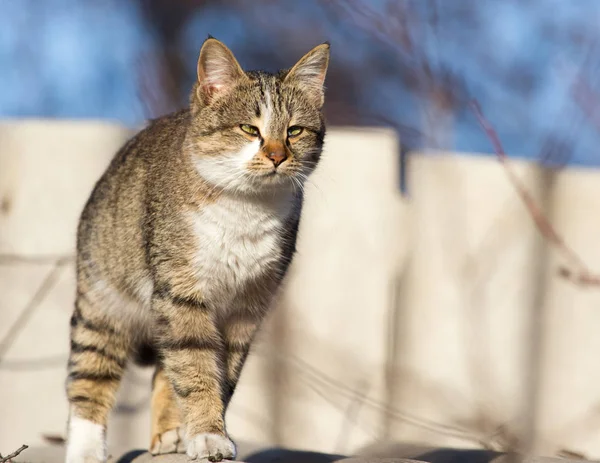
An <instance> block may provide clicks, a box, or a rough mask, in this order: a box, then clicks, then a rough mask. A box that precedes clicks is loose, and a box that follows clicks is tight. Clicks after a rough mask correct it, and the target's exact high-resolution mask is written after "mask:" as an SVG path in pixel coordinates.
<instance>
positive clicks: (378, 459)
mask: <svg viewBox="0 0 600 463" xmlns="http://www.w3.org/2000/svg"><path fill="white" fill-rule="evenodd" d="M238 451H239V458H238V460H237V463H242V462H244V463H333V462H336V463H513V462H514V463H581V462H582V461H589V460H576V459H567V458H552V457H529V458H523V459H521V458H519V457H517V459H516V460H515V459H514V458H515V457H514V456H513V455H507V454H502V453H499V452H491V451H487V450H472V449H449V448H428V447H421V446H415V445H411V444H402V443H393V442H390V443H386V444H376V445H372V446H369V447H366V448H363V449H361V451H360V452H358V453H359V455H355V456H352V457H349V456H344V455H336V454H327V453H319V452H308V451H302V450H290V449H282V448H269V449H258V448H257V447H256V446H252V445H249V444H242V445H240V446H238ZM189 461H190V460H189V459H188V458H187V456H186V455H183V454H170V455H161V456H157V457H153V456H152V455H151V454H149V453H148V452H147V451H145V450H141V449H140V450H132V451H131V452H128V453H126V454H124V455H122V456H120V457H119V458H111V459H110V460H109V463H189ZM14 462H15V463H63V462H64V448H63V447H61V446H41V447H30V448H28V449H26V450H25V451H23V453H21V455H19V456H18V457H17V458H15V459H14ZM196 463H208V462H207V460H197V461H196ZM225 463H227V462H225Z"/></svg>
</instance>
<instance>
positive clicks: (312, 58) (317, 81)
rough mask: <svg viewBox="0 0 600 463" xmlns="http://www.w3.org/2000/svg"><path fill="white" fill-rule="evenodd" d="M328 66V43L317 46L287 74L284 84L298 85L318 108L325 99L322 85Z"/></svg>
mask: <svg viewBox="0 0 600 463" xmlns="http://www.w3.org/2000/svg"><path fill="white" fill-rule="evenodd" d="M328 65H329V43H323V44H321V45H317V46H316V47H315V48H313V49H312V50H311V51H309V52H308V53H307V54H306V55H304V56H303V57H302V58H301V59H300V61H298V62H297V63H296V65H295V66H294V67H293V68H292V69H291V70H290V71H289V72H288V74H287V75H286V76H285V82H290V81H294V82H296V83H298V84H299V85H300V86H302V87H303V88H304V89H305V91H306V92H307V94H308V95H309V96H310V97H311V98H312V99H313V100H314V102H315V104H317V105H318V106H319V108H320V107H321V106H323V102H324V98H325V92H324V90H325V89H324V84H325V75H326V74H327V66H328Z"/></svg>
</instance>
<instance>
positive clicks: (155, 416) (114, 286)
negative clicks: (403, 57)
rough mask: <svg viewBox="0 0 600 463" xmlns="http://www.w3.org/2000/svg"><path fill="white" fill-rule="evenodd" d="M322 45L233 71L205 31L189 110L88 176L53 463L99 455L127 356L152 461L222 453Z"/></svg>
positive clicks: (313, 156) (270, 292) (292, 221)
mask: <svg viewBox="0 0 600 463" xmlns="http://www.w3.org/2000/svg"><path fill="white" fill-rule="evenodd" d="M329 54H330V53H329V44H328V43H324V44H321V45H318V46H316V47H315V48H313V49H312V50H311V51H310V52H308V53H307V54H306V55H304V56H303V57H302V58H301V59H300V60H299V61H298V62H297V63H296V64H295V65H294V66H293V67H292V68H291V69H289V70H282V71H279V72H278V73H276V74H270V73H267V72H262V71H244V70H242V68H241V67H240V65H239V64H238V62H237V60H236V58H235V57H234V55H233V54H232V52H231V51H230V50H229V49H228V48H227V47H226V46H225V45H224V44H223V43H221V42H220V41H218V40H216V39H215V38H212V37H209V38H208V39H207V40H206V41H205V42H204V43H203V45H202V48H201V50H200V55H199V59H198V66H197V81H196V83H195V84H194V86H193V89H192V92H191V96H190V104H189V108H187V109H184V110H181V111H179V112H176V113H173V114H170V115H167V116H164V117H161V118H158V119H156V120H153V121H151V122H150V123H149V125H148V126H147V127H146V128H145V129H143V130H142V131H140V132H139V133H138V134H137V135H136V136H135V137H133V138H132V139H131V140H129V141H128V142H127V143H126V144H125V145H124V146H123V147H122V148H121V149H120V151H119V152H118V153H117V154H116V155H115V157H114V158H113V160H112V162H111V163H110V165H109V167H108V168H107V170H106V172H105V173H104V174H103V176H102V177H101V178H100V180H99V181H98V182H97V184H96V186H95V188H94V190H93V192H92V194H91V196H90V198H89V200H88V202H87V203H86V205H85V207H84V210H83V212H82V214H81V218H80V221H79V226H78V233H77V295H76V302H75V309H74V312H73V315H72V317H71V349H70V357H69V364H68V379H67V383H66V390H67V397H68V401H69V421H68V425H67V427H68V437H67V454H66V461H67V463H83V462H105V461H106V460H107V457H108V455H107V447H106V425H107V418H108V415H109V413H110V411H111V409H112V407H113V406H114V403H115V393H116V391H117V388H118V385H119V382H120V380H121V377H122V375H123V372H124V369H125V367H126V363H127V361H128V360H133V361H136V362H137V363H142V364H154V365H156V369H155V373H154V377H153V390H152V400H151V407H152V424H151V428H152V429H151V442H150V452H151V453H152V454H155V455H156V454H164V453H174V452H182V453H183V452H186V453H187V455H188V456H189V457H190V458H191V459H199V458H208V459H209V460H210V461H220V460H223V459H233V458H235V456H236V448H235V445H234V443H233V442H232V441H231V439H230V438H229V436H228V434H227V431H226V428H225V421H224V415H225V411H226V410H227V406H228V404H229V401H230V399H231V396H232V394H233V392H234V389H235V387H236V383H237V381H238V378H239V375H240V372H241V369H242V366H243V364H244V361H245V359H246V356H247V354H248V350H249V346H250V344H251V342H252V339H253V337H254V335H255V333H256V330H257V329H258V327H259V325H260V323H261V321H262V320H263V318H264V317H265V314H266V313H267V310H268V308H269V306H270V304H271V301H272V299H273V297H274V295H275V294H276V292H277V290H278V288H279V286H280V284H281V282H282V280H283V278H284V276H285V274H286V271H287V269H288V267H289V265H290V262H291V260H292V257H293V254H294V252H295V242H296V236H297V231H298V225H299V220H300V213H301V208H302V201H303V194H302V191H303V184H304V182H305V181H306V180H307V178H308V176H309V175H310V174H311V173H312V172H313V171H314V169H315V168H316V166H317V164H318V161H319V159H320V156H321V151H322V148H323V143H324V136H325V123H324V117H323V114H322V108H323V104H324V82H325V75H326V72H327V67H328V64H329Z"/></svg>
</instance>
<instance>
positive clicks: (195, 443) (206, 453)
mask: <svg viewBox="0 0 600 463" xmlns="http://www.w3.org/2000/svg"><path fill="white" fill-rule="evenodd" d="M235 454H236V451H235V445H234V444H233V442H231V440H230V439H229V438H227V436H222V435H220V434H210V433H205V434H197V435H195V436H192V437H190V438H189V439H188V442H187V455H188V457H190V458H191V459H192V460H195V459H197V458H198V459H200V458H207V459H208V461H222V460H233V459H234V458H235Z"/></svg>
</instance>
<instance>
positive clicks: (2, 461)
mask: <svg viewBox="0 0 600 463" xmlns="http://www.w3.org/2000/svg"><path fill="white" fill-rule="evenodd" d="M28 448H29V446H27V445H21V447H20V448H18V449H17V450H15V451H14V452H13V453H11V454H10V455H7V456H5V457H2V456H0V463H5V462H7V461H11V460H12V459H13V458H14V457H16V456H18V455H19V454H20V453H21V452H22V451H23V450H25V449H28Z"/></svg>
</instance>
